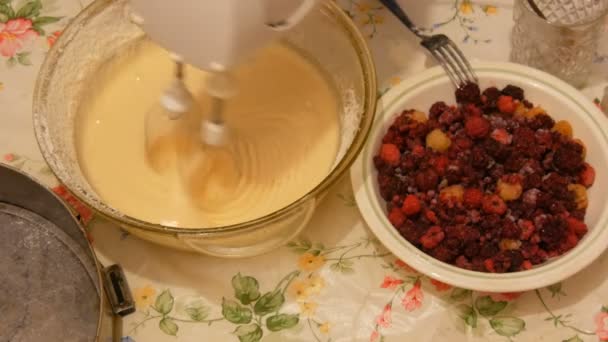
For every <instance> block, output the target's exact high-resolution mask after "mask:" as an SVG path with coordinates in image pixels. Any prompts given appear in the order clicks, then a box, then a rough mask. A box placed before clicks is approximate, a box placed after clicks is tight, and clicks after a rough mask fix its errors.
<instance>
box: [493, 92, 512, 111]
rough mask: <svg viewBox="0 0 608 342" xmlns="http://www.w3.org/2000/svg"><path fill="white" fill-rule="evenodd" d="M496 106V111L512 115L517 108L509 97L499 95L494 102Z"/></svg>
mask: <svg viewBox="0 0 608 342" xmlns="http://www.w3.org/2000/svg"><path fill="white" fill-rule="evenodd" d="M496 106H497V107H498V110H499V111H501V112H502V113H505V114H513V113H514V112H515V108H517V104H515V102H514V101H513V98H512V97H511V96H506V95H501V96H500V97H499V98H498V101H496Z"/></svg>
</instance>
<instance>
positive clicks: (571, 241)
mask: <svg viewBox="0 0 608 342" xmlns="http://www.w3.org/2000/svg"><path fill="white" fill-rule="evenodd" d="M576 244H578V237H577V236H576V234H574V233H569V234H568V235H566V240H565V241H564V242H563V243H562V245H561V246H560V250H561V251H562V252H565V251H569V250H571V249H572V248H574V247H576Z"/></svg>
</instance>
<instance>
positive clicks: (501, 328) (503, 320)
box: [490, 317, 526, 337]
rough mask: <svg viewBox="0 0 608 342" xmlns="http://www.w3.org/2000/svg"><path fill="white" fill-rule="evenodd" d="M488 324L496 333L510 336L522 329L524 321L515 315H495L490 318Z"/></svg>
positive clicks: (524, 324)
mask: <svg viewBox="0 0 608 342" xmlns="http://www.w3.org/2000/svg"><path fill="white" fill-rule="evenodd" d="M490 326H492V329H494V331H496V333H497V334H499V335H501V336H505V337H512V336H515V335H517V334H519V333H520V332H521V331H522V330H524V328H525V327H526V322H524V320H522V319H520V318H517V317H495V318H492V319H490Z"/></svg>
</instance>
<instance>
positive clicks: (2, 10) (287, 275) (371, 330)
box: [0, 0, 608, 342]
mask: <svg viewBox="0 0 608 342" xmlns="http://www.w3.org/2000/svg"><path fill="white" fill-rule="evenodd" d="M338 1H339V3H340V5H341V6H342V7H343V8H344V10H345V11H346V12H347V13H348V14H349V15H350V16H351V17H352V18H353V20H354V21H355V22H356V23H357V25H358V26H359V27H360V29H361V30H362V32H363V33H364V34H365V35H366V36H367V38H368V41H369V46H370V47H371V49H372V51H373V54H374V57H375V60H376V66H377V69H378V75H379V84H380V87H379V89H378V93H379V95H381V94H383V93H384V92H386V91H387V90H388V89H389V88H390V87H391V86H392V85H395V84H397V83H399V82H401V81H402V80H403V79H404V78H406V77H407V76H408V75H411V74H412V73H415V72H417V71H420V70H423V69H424V68H425V67H427V66H429V65H431V64H432V61H430V60H428V59H427V58H426V56H425V54H424V53H423V51H422V50H421V48H419V47H418V43H417V41H416V39H415V38H414V36H413V35H411V34H409V33H408V32H406V31H405V30H404V28H403V27H401V26H400V25H399V24H398V22H397V21H396V20H395V19H394V18H392V17H391V15H390V13H388V12H387V11H386V10H385V9H384V8H383V7H382V6H381V5H380V4H379V3H378V2H376V1H373V0H338ZM85 2H86V1H85V0H83V1H78V0H0V118H1V120H0V157H1V158H2V162H3V163H6V164H9V165H12V166H14V167H17V168H20V169H22V170H24V171H25V172H28V173H30V174H32V175H34V176H35V177H36V178H38V179H40V180H42V181H43V182H44V183H45V184H48V185H49V186H50V187H53V188H54V190H55V191H56V192H57V193H59V194H60V195H61V196H63V197H64V198H65V199H66V201H68V202H69V203H70V204H71V205H72V206H73V207H74V209H75V210H76V211H77V212H79V213H80V217H81V219H82V220H83V223H84V224H85V227H86V229H87V231H88V233H89V237H90V240H91V241H92V243H93V246H94V247H95V250H96V252H97V254H98V256H99V258H100V260H101V261H102V262H103V263H105V264H111V263H120V264H121V265H122V266H123V267H124V269H125V272H126V274H127V278H128V281H129V283H130V286H131V288H132V290H133V293H134V296H135V299H136V302H137V311H136V312H135V313H134V314H132V315H130V316H128V317H126V318H125V320H124V334H125V336H124V337H123V341H124V342H134V341H137V342H142V341H143V342H162V341H176V340H177V341H186V342H187V341H239V340H240V341H243V342H255V341H324V342H325V341H421V342H425V341H508V340H514V341H571V342H574V341H597V340H601V339H604V340H608V279H607V275H608V268H607V265H606V262H607V261H606V260H607V256H608V254H604V255H603V256H602V257H601V258H600V259H599V260H597V261H596V262H595V263H594V264H593V265H592V266H590V267H589V268H587V269H585V270H583V271H582V272H580V273H579V274H578V275H576V276H574V277H572V278H571V279H568V280H567V281H565V282H563V283H560V284H555V285H553V286H550V287H547V288H542V289H538V290H536V291H531V292H526V293H500V294H497V293H494V294H489V293H477V292H471V291H469V290H465V289H460V288H453V287H451V286H449V285H447V284H443V283H440V282H438V281H435V280H433V279H429V278H428V277H426V276H424V275H421V274H419V273H417V272H416V271H414V270H412V269H410V268H409V267H408V266H407V265H406V264H405V263H403V262H402V261H400V260H397V259H396V258H395V257H394V256H392V255H391V254H390V253H388V252H387V251H386V250H385V249H384V248H383V247H382V246H381V245H380V244H379V243H378V242H377V241H376V240H375V239H374V237H373V236H372V235H371V233H370V232H369V231H368V229H367V227H366V225H365V223H364V222H363V220H362V218H361V217H360V215H359V213H358V210H357V207H356V204H355V202H354V198H353V194H352V191H351V188H350V182H349V180H348V179H344V180H343V181H342V182H341V183H339V184H338V185H337V186H335V188H334V189H333V190H332V192H331V194H330V195H329V196H328V198H327V199H326V201H325V202H324V203H323V205H322V206H321V207H320V208H319V210H318V211H317V212H316V214H315V216H314V218H313V220H312V222H311V223H310V226H309V227H308V228H307V229H306V230H305V232H304V234H303V236H301V237H300V238H298V239H297V240H295V241H293V242H291V243H290V244H289V245H287V246H285V247H283V248H280V249H278V250H277V251H275V252H273V253H270V254H267V255H263V256H260V257H256V258H250V259H243V260H224V259H217V258H212V257H205V256H200V255H194V254H187V253H182V252H177V251H173V250H169V249H166V248H163V247H158V246H155V245H152V244H150V243H147V242H144V241H141V240H139V239H137V238H134V237H132V236H129V235H128V234H127V233H125V232H123V231H121V230H120V229H119V228H117V227H115V226H112V225H111V224H109V223H108V222H104V221H103V220H102V219H100V218H96V217H94V216H93V215H92V213H91V212H90V211H89V210H88V209H87V208H86V207H84V206H82V205H81V204H79V203H78V202H77V201H76V200H75V199H74V198H72V197H71V196H70V195H69V194H68V193H67V192H66V191H65V189H63V188H62V187H61V186H58V184H57V181H56V180H55V179H54V178H53V176H52V175H51V173H50V170H49V169H48V167H47V166H46V165H45V163H44V162H43V161H42V158H41V155H40V153H39V151H38V148H37V145H36V141H35V139H34V135H33V130H32V123H31V100H32V90H33V86H34V81H35V78H36V73H37V71H38V68H39V66H40V63H41V62H42V60H43V58H44V55H45V53H46V51H48V48H49V47H50V46H51V45H52V44H53V43H54V42H55V40H56V39H57V37H58V36H59V35H60V34H61V30H62V28H63V27H65V25H66V24H67V23H69V21H70V18H72V17H73V16H74V15H76V13H78V11H79V10H81V9H82V8H83V6H85V5H86V3H85ZM401 4H402V5H403V7H404V8H406V9H407V10H408V12H409V13H410V14H411V16H412V17H413V18H414V19H415V20H416V21H417V22H418V23H420V25H422V26H424V27H426V28H427V29H428V30H429V31H434V32H443V33H447V34H449V35H450V36H451V37H452V38H453V39H454V40H455V41H457V42H458V44H459V45H460V47H461V48H462V49H463V50H464V52H465V53H466V54H468V55H469V56H471V57H472V59H483V60H495V61H501V60H508V56H509V49H510V44H509V36H510V30H511V27H512V5H513V3H512V1H507V0H505V1H481V0H479V1H473V0H471V1H468V0H443V1H441V0H436V1H430V0H429V1H419V0H402V1H401ZM606 36H607V35H605V36H604V38H603V39H604V40H603V42H602V44H603V45H602V47H601V48H600V50H599V51H598V53H597V56H596V61H595V63H594V68H596V71H597V72H595V73H594V77H595V78H594V79H593V80H591V82H590V84H591V86H590V87H588V88H586V89H584V92H585V94H586V95H588V96H589V98H590V101H592V100H594V98H596V97H599V96H600V95H601V89H602V88H603V86H604V85H605V84H606V81H605V80H606V79H608V44H606V43H607V40H608V37H606ZM3 295H8V294H3ZM604 305H607V306H604ZM50 314H52V313H50Z"/></svg>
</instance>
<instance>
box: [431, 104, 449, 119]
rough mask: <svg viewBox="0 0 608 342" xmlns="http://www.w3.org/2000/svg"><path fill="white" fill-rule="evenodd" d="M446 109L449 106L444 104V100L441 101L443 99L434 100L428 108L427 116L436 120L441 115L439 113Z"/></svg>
mask: <svg viewBox="0 0 608 342" xmlns="http://www.w3.org/2000/svg"><path fill="white" fill-rule="evenodd" d="M448 109H450V107H448V105H446V104H445V102H443V101H440V102H435V103H433V105H432V106H431V109H429V118H430V119H433V120H436V119H438V118H439V116H441V114H443V112H445V111H446V110H448Z"/></svg>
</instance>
